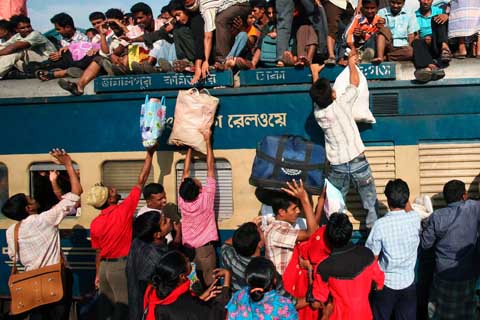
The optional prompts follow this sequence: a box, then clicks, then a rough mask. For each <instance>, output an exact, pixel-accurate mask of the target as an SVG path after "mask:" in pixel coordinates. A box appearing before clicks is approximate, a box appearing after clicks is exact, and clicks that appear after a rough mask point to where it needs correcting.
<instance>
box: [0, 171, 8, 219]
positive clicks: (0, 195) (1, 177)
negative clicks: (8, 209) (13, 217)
mask: <svg viewBox="0 0 480 320" xmlns="http://www.w3.org/2000/svg"><path fill="white" fill-rule="evenodd" d="M7 199H8V170H7V166H6V165H4V164H3V163H0V208H1V207H3V204H4V203H5V201H7ZM2 217H3V215H2V214H1V213H0V218H2Z"/></svg>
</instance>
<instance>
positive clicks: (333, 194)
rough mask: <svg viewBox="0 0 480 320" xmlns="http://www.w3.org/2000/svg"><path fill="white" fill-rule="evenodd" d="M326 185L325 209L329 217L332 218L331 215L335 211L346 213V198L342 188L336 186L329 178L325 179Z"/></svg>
mask: <svg viewBox="0 0 480 320" xmlns="http://www.w3.org/2000/svg"><path fill="white" fill-rule="evenodd" d="M325 186H326V187H327V190H326V195H325V203H324V204H323V210H324V211H325V214H326V216H327V219H328V218H330V215H332V214H333V213H336V212H338V213H345V200H344V199H343V195H342V193H341V192H340V190H338V189H337V188H335V186H334V185H333V184H331V183H330V181H328V180H327V179H325Z"/></svg>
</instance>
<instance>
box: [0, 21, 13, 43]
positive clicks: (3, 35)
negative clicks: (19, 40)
mask: <svg viewBox="0 0 480 320" xmlns="http://www.w3.org/2000/svg"><path fill="white" fill-rule="evenodd" d="M14 35H15V27H14V26H12V24H11V23H10V21H8V20H5V19H2V20H0V45H1V44H2V43H5V42H7V41H8V40H9V39H10V38H11V37H13V36H14Z"/></svg>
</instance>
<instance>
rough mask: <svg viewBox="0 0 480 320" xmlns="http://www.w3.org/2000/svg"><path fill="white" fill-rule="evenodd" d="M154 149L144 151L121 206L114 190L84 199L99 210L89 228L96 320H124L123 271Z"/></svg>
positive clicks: (93, 192) (98, 188)
mask: <svg viewBox="0 0 480 320" xmlns="http://www.w3.org/2000/svg"><path fill="white" fill-rule="evenodd" d="M156 148H157V145H155V146H153V147H150V148H148V149H147V155H146V157H145V162H144V164H143V168H142V171H141V172H140V175H139V177H138V182H137V184H136V185H135V186H134V187H133V188H132V190H131V191H130V194H129V195H128V197H127V198H125V200H123V201H122V202H121V203H120V204H116V200H118V194H117V191H116V189H115V188H112V187H104V186H95V187H93V188H92V189H90V190H89V192H88V193H87V195H86V198H87V204H89V205H91V206H93V207H95V208H96V209H99V210H102V211H101V212H100V214H99V215H98V216H97V217H96V218H95V219H94V220H93V221H92V224H91V225H90V237H91V241H92V248H95V249H97V275H96V278H95V285H96V286H98V288H99V293H100V300H99V304H100V305H99V306H98V308H97V310H98V314H97V316H98V318H99V319H108V318H109V317H110V319H127V318H128V291H127V278H126V275H125V267H126V263H127V256H128V252H129V251H130V244H131V242H132V224H133V215H134V213H135V211H136V209H137V205H138V201H139V200H140V195H141V192H142V188H143V186H144V185H145V182H146V181H147V178H148V175H149V174H150V169H151V167H152V159H153V154H154V153H155V149H156Z"/></svg>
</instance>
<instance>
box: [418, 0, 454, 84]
mask: <svg viewBox="0 0 480 320" xmlns="http://www.w3.org/2000/svg"><path fill="white" fill-rule="evenodd" d="M432 1H433V0H419V2H420V8H419V9H418V10H417V11H416V12H415V14H416V16H417V21H418V24H419V26H420V30H419V34H418V35H417V39H415V40H414V41H413V43H412V46H413V63H414V65H415V68H416V69H417V70H416V71H415V79H417V80H418V81H420V82H428V81H430V80H439V79H441V78H443V77H445V72H444V71H443V70H442V69H441V68H440V67H439V65H438V64H437V63H436V62H435V61H434V59H436V60H438V61H439V62H441V63H442V64H448V63H449V62H450V60H451V59H452V53H451V52H450V48H449V47H448V14H446V13H445V12H444V10H443V9H441V8H439V7H432Z"/></svg>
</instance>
